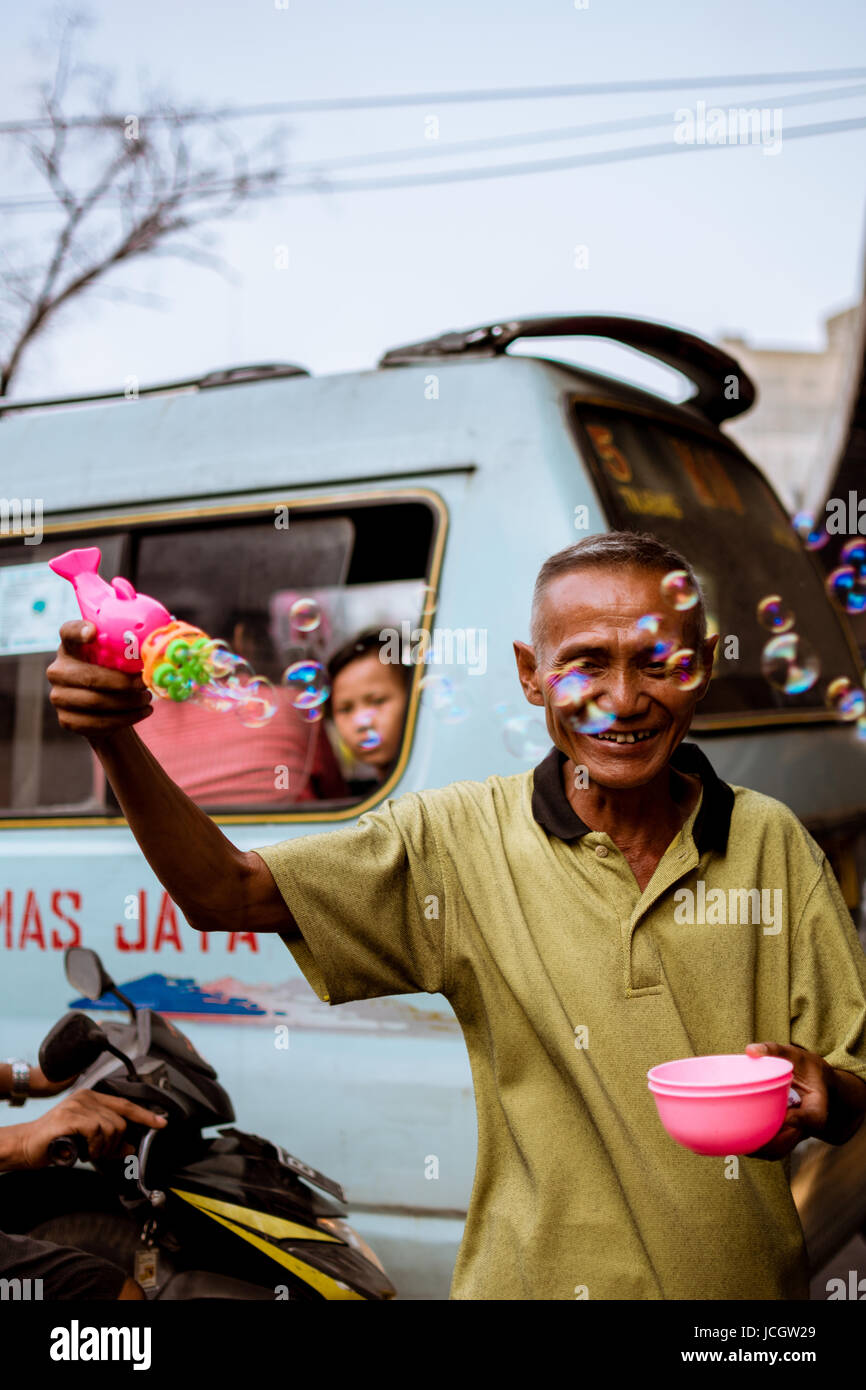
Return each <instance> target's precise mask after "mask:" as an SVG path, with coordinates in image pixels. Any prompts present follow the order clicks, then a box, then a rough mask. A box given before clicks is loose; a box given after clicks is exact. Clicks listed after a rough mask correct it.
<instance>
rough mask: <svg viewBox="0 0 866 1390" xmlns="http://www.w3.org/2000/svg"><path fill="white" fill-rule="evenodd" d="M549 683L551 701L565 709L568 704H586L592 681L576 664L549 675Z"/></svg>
mask: <svg viewBox="0 0 866 1390" xmlns="http://www.w3.org/2000/svg"><path fill="white" fill-rule="evenodd" d="M547 684H548V687H549V689H550V698H551V701H552V702H553V704H555V705H557V706H559V708H560V709H563V708H566V707H567V706H568V705H582V704H584V702H585V701H586V697H587V692H588V690H589V688H590V684H591V682H590V679H589V677H588V676H586V675H584V673H583V672H582V671H579V670H578V669H577V667H576V666H568V667H566V669H565V670H564V671H560V672H558V673H557V674H554V675H552V676H548V678H547Z"/></svg>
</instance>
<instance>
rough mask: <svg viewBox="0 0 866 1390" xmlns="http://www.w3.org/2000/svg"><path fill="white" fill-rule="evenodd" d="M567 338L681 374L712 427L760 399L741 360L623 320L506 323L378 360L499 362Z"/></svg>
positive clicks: (390, 363) (665, 329) (575, 317)
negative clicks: (611, 346) (512, 350)
mask: <svg viewBox="0 0 866 1390" xmlns="http://www.w3.org/2000/svg"><path fill="white" fill-rule="evenodd" d="M566 337H567V338H610V339H612V340H613V342H616V343H622V344H623V345H624V346H625V347H631V348H636V349H637V350H639V351H640V352H645V353H646V354H647V356H648V357H655V358H657V359H658V360H659V361H660V362H664V363H666V364H667V366H669V367H673V368H674V369H675V370H676V371H678V372H682V373H683V374H684V375H685V376H687V377H688V378H689V379H690V380H691V381H692V382H693V383H694V385H695V387H696V390H695V392H694V394H693V395H692V396H690V397H689V398H688V400H687V401H683V402H682V404H683V405H689V406H693V407H694V408H695V409H696V410H699V411H700V412H701V413H702V414H703V415H704V416H706V418H707V419H708V420H711V421H712V422H713V423H714V424H720V423H721V421H722V420H729V419H731V418H732V417H733V416H734V415H742V413H743V411H745V410H748V409H749V407H750V406H751V405H753V404H754V401H755V397H756V395H757V392H756V390H755V385H754V382H753V381H752V380H751V378H750V377H749V376H748V375H747V373H746V372H745V371H744V370H743V368H742V367H741V366H740V364H739V363H738V362H737V360H736V359H735V358H733V357H731V356H730V355H729V354H728V353H727V352H723V351H722V349H721V348H717V347H713V345H712V344H711V343H707V342H705V341H704V339H703V338H698V337H696V336H695V335H694V334H693V333H686V332H685V331H684V330H683V329H681V328H671V327H670V326H669V325H667V324H663V323H654V322H653V321H652V320H650V319H633V318H626V317H624V316H622V315H619V314H556V315H553V316H546V315H545V316H538V317H535V318H523V319H506V320H503V321H502V322H500V323H488V324H483V325H482V326H480V327H478V328H466V329H462V330H456V331H453V332H450V333H443V334H441V336H440V337H438V338H428V339H427V340H426V341H425V342H420V343H409V344H408V345H407V346H406V347H398V348H391V350H390V352H386V353H385V355H384V356H383V357H382V358H381V359H380V361H379V366H380V367H402V366H408V365H409V364H410V363H415V362H424V361H427V360H429V359H431V358H437V357H438V358H447V357H458V356H461V357H497V356H499V355H500V354H501V353H504V352H505V349H506V348H507V347H508V346H509V344H510V343H513V342H516V341H517V339H518V338H566ZM731 378H733V385H734V386H735V390H736V394H735V396H733V397H729V395H728V394H727V392H728V390H729V389H730V387H731V385H732V381H731Z"/></svg>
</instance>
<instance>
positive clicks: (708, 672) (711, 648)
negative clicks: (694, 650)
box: [697, 632, 719, 700]
mask: <svg viewBox="0 0 866 1390" xmlns="http://www.w3.org/2000/svg"><path fill="white" fill-rule="evenodd" d="M718 645H719V634H718V633H717V632H714V633H713V635H712V637H708V638H707V639H706V641H705V642H704V645H703V652H702V656H703V666H704V678H703V680H702V682H701V684H700V687H699V689H700V694H699V695H698V696H697V698H698V699H699V700H702V699H703V698H704V696H705V695H706V693H707V691H708V690H709V688H710V680H711V679H712V674H713V657H714V655H715V650H716V647H717V646H718Z"/></svg>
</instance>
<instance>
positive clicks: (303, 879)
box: [256, 792, 445, 1004]
mask: <svg viewBox="0 0 866 1390" xmlns="http://www.w3.org/2000/svg"><path fill="white" fill-rule="evenodd" d="M256 854H258V855H260V856H261V858H262V859H264V861H265V863H266V864H267V866H268V868H269V869H270V871H271V873H272V874H273V876H274V881H275V883H276V885H277V887H278V888H279V890H280V892H281V893H282V895H283V898H284V900H285V902H286V905H287V906H288V908H289V910H290V912H291V913H292V915H293V917H294V919H295V921H296V922H297V924H298V927H299V929H300V932H301V936H300V937H297V936H295V937H291V938H290V937H288V936H284V937H283V938H282V939H283V941H284V942H285V944H286V945H287V946H288V948H289V950H290V951H291V953H292V955H293V956H294V958H295V961H296V962H297V964H298V966H299V968H300V970H301V971H302V973H303V975H304V977H305V979H306V980H307V982H308V983H309V984H310V985H312V987H313V989H314V990H315V991H316V993H317V994H318V996H319V998H320V999H322V1000H324V1001H325V1002H326V1003H329V1004H346V1003H348V1002H349V1001H350V1000H355V999H376V998H379V997H380V996H382V995H388V994H416V993H421V992H426V993H428V994H438V993H440V992H441V991H442V990H443V988H444V982H445V935H444V932H445V898H444V889H443V879H442V874H441V870H440V861H439V852H438V846H437V843H436V837H435V833H434V831H433V827H432V825H431V824H430V820H429V816H428V814H427V812H426V809H425V807H424V804H423V802H422V800H421V798H420V797H419V795H418V794H417V793H415V792H409V793H407V794H406V795H404V796H402V797H399V798H398V799H396V800H393V801H387V802H386V803H385V805H384V806H383V807H381V808H377V809H376V810H375V811H368V812H367V813H366V814H365V815H363V816H361V818H360V820H359V821H358V823H357V825H356V826H352V827H350V828H348V829H345V830H332V831H329V832H328V833H327V834H324V835H301V836H298V838H297V839H293V840H283V841H281V842H280V843H279V844H276V845H265V846H263V847H262V848H261V849H256Z"/></svg>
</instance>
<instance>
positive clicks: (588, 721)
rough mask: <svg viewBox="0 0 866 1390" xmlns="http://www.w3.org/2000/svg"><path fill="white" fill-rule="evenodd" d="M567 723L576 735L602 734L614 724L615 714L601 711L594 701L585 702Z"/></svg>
mask: <svg viewBox="0 0 866 1390" xmlns="http://www.w3.org/2000/svg"><path fill="white" fill-rule="evenodd" d="M567 722H568V724H569V725H570V727H571V728H572V729H573V730H574V732H575V733H576V734H604V733H606V732H607V730H608V729H609V728H610V726H611V724H615V723H616V713H615V712H614V711H613V710H608V709H602V707H601V705H599V704H597V702H596V701H595V700H587V701H586V703H585V704H584V705H582V706H581V708H580V709H579V710H578V711H577V712H576V713H575V714H573V715H571V716H570V717H569V719H568V720H567Z"/></svg>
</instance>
